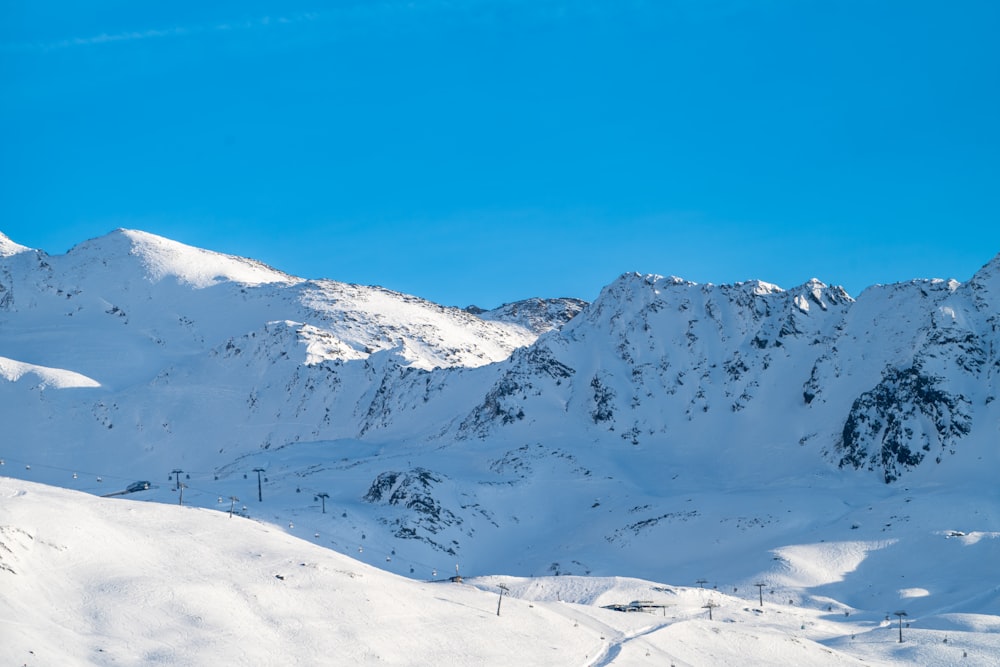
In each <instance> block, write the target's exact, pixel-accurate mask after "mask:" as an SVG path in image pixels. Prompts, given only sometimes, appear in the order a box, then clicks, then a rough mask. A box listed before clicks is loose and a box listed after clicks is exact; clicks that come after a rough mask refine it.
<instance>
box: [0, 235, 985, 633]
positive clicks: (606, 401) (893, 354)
mask: <svg viewBox="0 0 1000 667" xmlns="http://www.w3.org/2000/svg"><path fill="white" fill-rule="evenodd" d="M998 325H1000V256H998V257H997V258H995V259H993V260H992V261H991V262H990V263H988V264H987V265H986V266H984V267H983V268H982V269H980V270H979V271H978V272H977V273H975V275H973V277H972V278H971V279H970V280H968V281H966V282H964V283H959V282H956V281H953V280H948V281H945V280H915V281H912V282H909V283H902V284H895V285H876V286H872V287H870V288H868V289H867V290H865V291H864V292H863V293H862V294H860V295H859V296H858V297H857V299H853V298H852V297H851V296H849V295H848V294H846V293H845V292H844V291H843V290H842V289H840V288H838V287H831V286H828V285H825V284H824V283H822V282H820V281H818V280H813V281H810V282H808V283H806V284H804V285H801V286H798V287H794V288H792V289H788V290H782V289H781V288H779V287H777V286H774V285H771V284H768V283H764V282H759V281H753V282H747V283H740V284H736V285H719V286H716V285H710V284H708V285H699V284H694V283H690V282H687V281H684V280H682V279H679V278H673V277H670V278H664V277H660V276H653V275H638V274H624V275H622V276H621V277H620V278H619V279H618V280H616V281H614V282H613V283H612V284H610V285H608V286H607V287H606V288H605V289H604V290H603V291H602V293H601V294H600V296H599V297H598V298H597V300H595V301H594V302H593V303H591V304H583V303H582V302H579V301H576V300H571V299H552V300H529V301H525V302H519V303H517V304H507V305H505V306H502V307H500V308H497V309H495V310H491V311H481V310H480V309H474V308H470V309H468V310H460V309H454V308H445V307H441V306H438V305H436V304H433V303H429V302H427V301H424V300H422V299H419V298H417V297H412V296H407V295H403V294H399V293H395V292H392V291H389V290H385V289H382V288H377V287H364V286H358V285H348V284H343V283H337V282H333V281H327V280H305V279H302V278H297V277H293V276H289V275H286V274H284V273H282V272H280V271H278V270H275V269H272V268H270V267H267V266H264V265H262V264H260V263H259V262H255V261H253V260H249V259H243V258H237V257H231V256H227V255H221V254H218V253H214V252H209V251H206V250H201V249H196V248H191V247H188V246H184V245H182V244H178V243H175V242H173V241H169V240H167V239H163V238H160V237H156V236H152V235H150V234H146V233H143V232H137V231H129V230H118V231H115V232H112V233H111V234H109V235H107V236H105V237H102V238H98V239H94V240H91V241H87V242H85V243H82V244H80V245H79V246H77V247H75V248H73V249H72V250H71V251H70V252H68V253H66V254H65V255H62V256H49V255H47V254H46V253H44V252H43V251H41V250H33V249H29V248H25V247H24V246H20V245H18V244H17V243H15V242H14V241H11V240H10V239H7V238H6V237H4V236H2V235H0V400H2V405H3V406H4V407H3V412H2V413H0V414H2V416H3V421H4V432H5V435H6V438H5V440H4V444H3V445H2V446H0V459H3V460H4V466H3V468H0V472H2V473H3V474H6V475H11V476H16V477H22V478H25V479H27V480H33V481H39V482H44V483H48V484H55V485H58V486H63V487H67V488H70V489H76V490H82V491H87V492H90V493H94V494H107V493H112V492H117V491H121V490H124V489H125V488H126V487H127V486H128V485H129V484H131V483H133V482H136V481H150V482H151V485H150V487H151V488H149V489H143V490H140V491H137V492H134V493H130V494H128V495H129V497H130V498H139V499H147V500H157V501H162V502H168V503H177V502H178V501H183V503H184V504H192V505H198V506H202V507H216V508H218V507H223V508H225V509H228V508H229V507H230V505H231V502H233V501H231V500H230V498H231V497H237V498H241V499H242V500H241V501H240V502H239V503H238V504H237V506H236V507H237V511H238V512H240V513H242V514H245V515H249V516H251V517H253V518H259V519H263V520H266V521H270V522H272V523H274V524H276V525H280V526H288V528H287V530H288V531H289V532H292V533H295V534H300V535H301V536H305V537H308V536H310V535H319V536H320V537H319V538H315V539H317V540H318V542H319V543H320V544H322V545H323V546H326V547H329V548H333V549H336V550H339V551H341V552H347V553H350V554H352V555H354V556H355V557H356V558H359V559H362V560H366V561H368V562H371V563H373V564H375V565H377V566H379V567H381V568H383V569H387V570H391V571H394V572H397V573H401V574H404V575H411V576H415V577H421V578H422V577H429V576H431V573H432V572H434V571H438V572H447V571H449V570H451V569H453V568H454V566H455V564H456V563H459V564H461V567H462V570H463V572H465V573H506V574H511V575H542V574H552V575H556V574H558V575H566V574H600V575H621V574H625V575H629V576H638V577H642V578H646V579H651V580H659V581H672V582H678V583H691V582H693V581H695V580H696V579H698V578H709V580H710V581H711V582H713V583H718V584H719V585H720V587H724V586H729V585H732V586H734V587H745V586H746V585H748V584H751V583H753V582H754V581H758V580H762V579H763V580H766V581H769V582H771V581H775V582H777V581H781V582H785V583H786V584H787V585H788V586H789V587H792V588H794V589H795V591H797V592H796V593H795V594H794V596H793V597H794V599H796V600H799V599H802V600H805V599H807V598H808V599H813V598H815V597H816V596H820V597H822V596H829V597H835V599H837V600H841V601H843V602H844V603H845V604H850V605H852V606H855V607H858V608H865V609H878V608H882V607H885V608H886V610H888V611H892V610H891V609H888V607H896V606H899V604H900V601H899V596H900V595H902V594H901V593H900V591H902V590H910V589H917V588H920V589H926V590H929V591H930V590H931V589H932V587H928V586H922V585H921V580H922V579H926V578H927V577H929V576H930V573H931V572H933V571H935V570H936V569H938V568H940V567H942V566H943V565H942V563H944V562H948V563H950V567H955V568H956V570H957V569H958V565H957V564H972V563H975V562H976V561H977V559H980V558H987V557H988V558H994V557H996V556H997V555H998V554H997V553H996V549H997V540H996V539H995V535H996V534H997V533H1000V515H998V509H1000V502H998V501H1000V498H998V495H1000V491H998V487H997V485H996V484H995V479H994V478H995V475H996V471H997V470H998V464H1000V447H998V446H997V430H998V426H1000V407H998V404H997V402H996V396H997V383H998V373H1000V344H998V343H1000V338H998V337H1000V334H998ZM175 471H180V472H179V473H178V472H175ZM244 506H245V508H246V509H244ZM953 531H954V532H956V533H961V534H963V535H965V536H968V535H973V534H975V535H979V536H980V537H979V538H977V539H976V540H974V541H967V542H963V544H966V548H962V549H955V548H954V547H953V545H954V544H956V541H955V540H950V539H946V537H947V535H949V534H951V532H953ZM963 539H964V538H963ZM823 545H826V546H823ZM832 545H839V546H837V547H836V548H834V547H833V546H832ZM803 550H805V552H808V553H809V554H811V555H810V557H809V558H806V559H805V560H803V558H802V553H804V551H803ZM915 552H920V553H925V554H927V558H926V559H918V560H914V559H906V558H901V559H900V561H901V562H900V565H899V576H900V579H901V580H902V579H904V578H905V583H906V584H907V585H906V586H902V585H895V584H897V583H902V582H873V581H872V579H871V577H870V576H869V573H868V572H867V571H866V569H867V568H868V563H870V562H872V561H878V560H880V559H895V558H899V556H901V555H903V554H911V553H915ZM815 554H822V557H821V559H827V558H829V559H833V560H834V561H836V562H839V563H840V565H839V566H837V567H839V568H840V569H839V570H838V574H837V575H836V577H831V576H828V575H827V574H824V575H823V576H813V575H811V574H810V573H809V567H808V566H807V565H805V563H806V562H812V561H811V558H812V557H813V555H815ZM831 567H832V566H831ZM834 569H836V568H834ZM880 571H881V570H880ZM997 591H998V589H997V582H996V581H993V582H987V584H986V585H985V590H984V584H983V582H981V581H979V582H974V581H971V580H965V579H963V578H962V577H961V575H960V574H956V579H955V581H953V582H952V583H950V584H949V585H948V586H947V587H943V588H942V589H940V590H933V591H932V593H930V594H928V595H926V596H921V597H919V598H918V597H914V598H913V599H912V600H910V602H908V603H907V604H909V605H910V606H911V607H912V609H911V611H912V612H918V611H921V610H923V611H924V612H927V613H929V612H931V611H935V610H941V609H945V608H949V609H959V610H963V611H968V609H965V607H964V606H972V607H975V611H976V612H979V613H995V614H1000V602H998V593H997ZM834 593H835V594H836V595H833V594H834ZM983 596H985V597H983ZM908 599H909V598H908Z"/></svg>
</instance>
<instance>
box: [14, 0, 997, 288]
mask: <svg viewBox="0 0 1000 667" xmlns="http://www.w3.org/2000/svg"><path fill="white" fill-rule="evenodd" d="M998 34H1000V3H996V2H991V1H982V2H980V1H956V2H952V3H943V2H923V1H920V0H907V1H902V0H900V1H892V0H864V1H854V0H838V1H837V2H819V1H812V0H787V1H783V0H757V1H754V2H750V1H742V0H674V1H670V0H663V1H662V2H653V1H647V2H643V1H640V0H616V1H613V2H612V1H609V2H592V1H587V0H580V1H578V2H565V1H556V0H506V1H502V0H465V1H458V0H453V1H445V0H413V1H411V2H402V1H380V0H370V1H367V2H360V1H338V2H306V1H302V0H283V1H282V2H277V1H274V2H267V1H264V0H243V1H240V2H235V1H230V2H225V1H223V2H212V3H203V2H185V1H183V0H178V1H176V2H171V3H136V2H133V1H131V0H88V2H86V3H82V2H75V1H74V2H50V1H48V0H8V1H7V2H5V3H3V7H2V8H0V99H2V100H3V103H2V104H0V146H2V147H3V148H2V151H0V231H2V232H4V233H5V234H7V235H8V236H10V237H11V238H12V239H13V240H15V241H17V242H19V243H23V244H25V245H29V246H32V247H36V248H41V249H43V250H45V251H47V252H49V253H50V254H61V253H63V252H65V251H66V250H68V249H69V248H70V247H71V246H73V245H75V244H76V243H78V242H81V241H83V240H86V239H88V238H92V237H95V236H100V235H103V234H105V233H107V232H109V231H111V230H113V229H115V228H118V227H127V228H133V229H142V230H145V231H149V232H152V233H156V234H161V235H163V236H167V237H170V238H173V239H175V240H178V241H181V242H184V243H188V244H191V245H196V246H200V247H205V248H209V249H212V250H218V251H222V252H227V253H231V254H238V255H246V256H250V257H254V258H257V259H261V260H263V261H265V262H267V263H269V264H271V265H273V266H275V267H277V268H279V269H282V270H285V271H288V272H289V273H293V274H296V275H300V276H303V277H307V278H321V277H324V278H333V279H337V280H343V281H347V282H357V283H365V284H380V285H384V286H386V287H389V288H392V289H396V290H400V291H403V292H407V293H411V294H416V295H418V296H422V297H425V298H429V299H431V300H434V301H437V302H440V303H444V304H447V305H458V306H464V305H468V304H472V303H474V304H477V305H480V306H484V307H490V306H495V305H499V304H500V303H502V302H508V301H513V300H516V299H521V298H526V297H530V296H576V297H580V298H584V299H588V300H589V299H593V298H594V297H595V296H596V295H597V293H598V291H599V290H600V288H601V287H602V286H603V285H605V284H607V283H608V282H611V281H612V280H613V279H614V278H615V277H616V276H618V275H619V274H621V273H623V272H626V271H640V272H649V273H659V274H664V275H669V274H673V275H679V276H681V277H684V278H687V279H689V280H694V281H697V282H714V283H728V282H735V281H739V280H748V279H752V278H759V279H762V280H767V281H769V282H774V283H777V284H779V285H781V286H783V287H786V288H788V287H793V286H795V285H797V284H801V283H803V282H805V281H806V280H808V279H809V278H812V277H818V278H820V279H821V280H823V281H825V282H828V283H833V284H840V285H843V286H844V287H846V288H847V290H848V291H849V292H851V293H852V294H854V295H857V294H858V293H859V292H860V291H861V290H862V289H863V288H864V287H866V286H868V285H870V284H873V283H885V282H894V281H899V280H908V279H910V278H917V277H954V278H957V279H960V280H965V279H967V278H968V277H969V276H971V275H972V273H974V272H975V271H976V270H977V269H978V268H979V267H980V266H981V265H982V264H984V263H985V262H987V261H989V260H990V259H991V258H992V257H993V256H994V255H996V254H997V253H998V252H1000V224H998V221H1000V187H998V184H1000V123H998V121H997V119H998V118H1000V40H998V38H997V35H998Z"/></svg>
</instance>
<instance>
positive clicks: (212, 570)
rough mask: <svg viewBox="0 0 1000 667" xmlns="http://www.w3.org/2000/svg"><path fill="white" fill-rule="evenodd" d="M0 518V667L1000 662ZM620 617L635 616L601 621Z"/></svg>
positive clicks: (828, 609)
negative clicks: (0, 638) (0, 636)
mask: <svg viewBox="0 0 1000 667" xmlns="http://www.w3.org/2000/svg"><path fill="white" fill-rule="evenodd" d="M0 500H2V502H0V591H2V594H0V629H2V631H3V641H2V642H0V660H2V662H3V663H4V664H11V665H22V664H23V665H29V666H30V665H62V666H71V665H152V664H156V665H185V666H188V665H234V664H239V665H276V664H282V665H289V664H305V665H319V664H323V665H357V664H389V665H431V664H434V665H438V664H449V665H457V664H461V665H574V666H577V665H592V666H596V665H610V664H614V665H650V664H655V665H668V664H670V665H678V666H679V665H709V664H712V665H721V664H740V665H776V664H782V665H792V664H794V665H858V664H862V661H861V659H864V661H865V663H864V664H875V665H879V664H922V665H933V664H963V665H966V664H967V665H988V664H995V659H996V657H997V656H998V655H1000V619H998V618H997V617H995V616H982V615H976V614H942V615H932V616H918V615H914V616H912V617H911V618H909V619H908V620H910V621H912V623H911V624H910V625H908V626H907V627H906V628H905V629H904V636H905V641H904V642H903V643H902V644H900V643H899V642H898V640H897V628H896V627H895V626H894V625H893V624H892V623H890V622H889V621H886V620H885V619H884V618H883V617H881V615H880V614H873V613H869V612H864V611H858V610H853V609H850V608H849V607H846V606H844V605H842V604H840V603H837V602H835V601H830V602H829V603H828V604H826V605H811V606H799V605H787V604H785V603H784V601H782V600H776V599H775V597H776V593H775V592H774V591H770V590H767V591H763V592H762V595H763V596H764V597H765V598H766V599H765V601H764V604H763V605H761V604H759V600H757V599H755V598H757V597H758V593H759V591H758V590H757V589H755V588H753V587H744V588H743V589H742V590H741V591H733V592H732V593H729V592H723V591H719V590H712V589H704V588H690V587H674V586H669V585H665V584H659V583H653V582H647V581H641V580H637V579H623V578H596V577H572V576H571V577H539V578H530V579H524V578H516V577H489V578H482V579H475V580H473V581H471V582H466V583H452V582H448V581H445V580H440V581H436V582H426V581H424V582H421V581H414V580H411V579H406V578H403V577H399V576H396V575H393V574H390V573H387V572H384V571H381V570H377V569H375V568H373V567H370V566H368V565H365V564H363V563H360V562H358V561H356V560H352V559H351V558H349V557H347V556H344V555H340V554H337V553H335V552H333V551H331V550H328V549H324V548H321V547H318V546H316V545H315V544H310V543H309V542H307V541H304V540H301V539H298V538H295V537H292V536H290V535H287V534H285V533H283V532H282V531H280V530H278V529H277V528H276V527H273V526H269V525H267V524H261V523H258V522H255V521H248V520H246V519H243V518H240V517H238V516H236V517H230V516H228V514H227V513H225V512H217V511H210V510H205V509H198V508H185V507H177V506H169V505H159V504H150V503H137V502H131V501H128V500H113V499H102V498H95V497H93V496H90V495H86V494H81V493H79V492H73V491H66V490H61V489H55V488H53V487H47V486H42V485H38V484H33V483H30V482H24V481H21V480H14V479H10V478H0ZM802 556H803V557H806V554H802ZM986 571H987V568H986V567H983V568H980V572H981V573H985V572H986ZM883 574H886V575H888V574H889V573H888V572H885V573H883ZM501 584H502V585H504V586H506V587H507V588H508V590H509V594H508V595H506V596H505V597H504V598H503V599H502V600H501V599H500V597H499V595H498V594H499V593H500V588H499V586H500V585H501ZM633 601H641V602H643V603H645V604H647V605H649V606H648V607H647V610H646V611H645V612H638V611H637V612H633V613H621V612H618V611H612V610H608V609H605V608H603V607H605V606H609V605H615V604H619V605H628V604H629V603H632V602H633ZM709 604H711V605H713V606H712V609H711V611H712V620H709V619H708V618H707V611H708V608H707V605H709ZM498 609H499V611H500V613H499V615H498V614H497V611H498ZM845 612H846V613H845Z"/></svg>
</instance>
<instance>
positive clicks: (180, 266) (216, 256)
mask: <svg viewBox="0 0 1000 667" xmlns="http://www.w3.org/2000/svg"><path fill="white" fill-rule="evenodd" d="M67 256H73V257H77V258H81V259H83V260H84V261H100V262H101V263H102V264H107V263H108V262H109V261H122V260H126V259H127V258H134V259H136V260H138V262H139V263H140V265H141V267H142V269H143V272H144V273H145V276H146V277H147V278H148V279H149V280H150V281H152V282H159V281H160V280H163V279H164V278H167V277H174V278H176V279H177V280H178V281H179V282H183V283H187V284H189V285H191V286H193V287H199V288H200V287H210V286H212V285H215V284H217V283H220V282H226V281H231V282H236V283H242V284H245V285H260V284H264V283H294V282H300V281H301V279H299V278H295V277H293V276H290V275H288V274H286V273H282V272H281V271H278V270H276V269H273V268H271V267H269V266H267V265H266V264H264V263H262V262H259V261H257V260H253V259H248V258H245V257H237V256H235V255H225V254H222V253H218V252H213V251H210V250H203V249H201V248H195V247H193V246H189V245H185V244H183V243H179V242H177V241H172V240H170V239H167V238H164V237H162V236H157V235H155V234H150V233H148V232H143V231H138V230H133V229H116V230H115V231H113V232H110V233H109V234H106V235H105V236H101V237H98V238H96V239H91V240H89V241H85V242H83V243H81V244H79V245H77V246H75V247H73V248H72V249H71V250H70V251H69V253H67Z"/></svg>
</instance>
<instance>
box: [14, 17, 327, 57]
mask: <svg viewBox="0 0 1000 667" xmlns="http://www.w3.org/2000/svg"><path fill="white" fill-rule="evenodd" d="M317 18H319V14H317V13H315V12H308V13H303V14H293V15H291V16H276V17H273V16H263V17H261V18H258V19H251V20H245V21H232V22H226V23H215V24H208V25H189V26H175V27H172V28H152V29H148V30H130V31H125V32H116V33H100V34H97V35H88V36H84V37H71V38H68V39H60V40H54V41H48V42H13V43H5V44H2V45H0V48H2V49H3V50H5V51H59V50H64V49H73V48H80V47H91V46H100V45H103V44H113V43H116V42H134V41H140V40H147V39H164V38H170V37H187V36H191V35H197V34H205V33H212V32H230V31H235V30H254V29H261V28H267V27H269V26H273V25H287V24H292V23H304V22H308V21H314V20H316V19H317Z"/></svg>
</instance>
